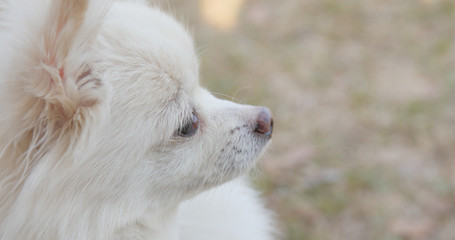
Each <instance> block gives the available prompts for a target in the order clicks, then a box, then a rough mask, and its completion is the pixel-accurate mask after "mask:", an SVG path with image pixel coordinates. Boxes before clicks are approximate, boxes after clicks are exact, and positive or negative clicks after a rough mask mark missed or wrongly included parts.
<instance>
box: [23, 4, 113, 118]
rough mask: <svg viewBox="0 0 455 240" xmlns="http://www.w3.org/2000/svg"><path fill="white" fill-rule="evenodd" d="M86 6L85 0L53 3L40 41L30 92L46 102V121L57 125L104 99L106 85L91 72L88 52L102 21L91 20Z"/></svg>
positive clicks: (87, 5)
mask: <svg viewBox="0 0 455 240" xmlns="http://www.w3.org/2000/svg"><path fill="white" fill-rule="evenodd" d="M89 4H90V3H89V1H88V0H54V1H53V2H52V5H51V8H50V11H49V13H48V14H49V15H48V18H47V21H46V22H45V26H44V31H43V36H42V38H41V42H40V50H41V51H40V68H39V69H40V70H41V71H39V76H40V77H39V79H37V81H34V82H32V84H31V85H30V92H31V93H33V94H35V96H36V97H38V98H40V99H42V100H44V101H45V105H46V110H48V111H49V112H48V116H47V118H48V119H49V117H52V118H55V119H54V120H56V121H59V122H60V124H62V123H64V122H67V121H71V120H72V119H73V120H74V117H75V116H76V115H77V114H82V113H83V112H84V111H82V110H85V111H86V110H89V109H88V108H90V107H93V106H95V105H97V104H99V103H100V102H101V101H103V99H102V98H103V96H105V94H102V92H103V88H105V86H103V82H102V81H101V80H100V79H99V77H97V76H95V74H94V73H93V72H92V70H91V68H90V55H89V54H88V53H87V50H88V47H89V45H90V42H91V41H92V40H93V38H94V37H95V36H96V32H97V30H98V28H97V26H96V25H97V23H98V24H100V22H101V21H100V20H99V19H96V18H95V19H91V16H90V14H88V10H89V9H88V8H89ZM87 15H88V16H87ZM93 20H94V21H95V22H93Z"/></svg>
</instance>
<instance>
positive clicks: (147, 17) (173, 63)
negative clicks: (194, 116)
mask: <svg viewBox="0 0 455 240" xmlns="http://www.w3.org/2000/svg"><path fill="white" fill-rule="evenodd" d="M101 35H102V41H101V42H102V45H103V48H106V49H108V50H107V52H108V53H107V55H106V56H107V57H108V58H111V60H110V61H109V62H111V63H112V66H114V65H115V67H112V69H113V71H114V72H116V73H117V79H118V80H120V81H124V80H125V79H131V80H132V81H135V82H136V83H137V84H135V85H136V86H139V87H141V88H143V90H144V91H154V92H159V93H160V94H161V95H163V101H168V100H169V99H172V98H174V96H175V95H176V94H178V92H180V91H185V92H187V93H188V95H191V92H193V90H194V88H195V87H196V86H197V85H198V68H199V63H198V59H197V57H196V54H195V52H194V45H193V41H192V38H191V37H190V35H189V34H188V32H187V31H186V29H184V28H183V27H182V25H180V24H179V23H178V22H177V21H176V20H174V18H172V17H170V16H169V15H167V14H166V13H164V12H162V11H161V10H159V9H156V8H151V7H148V6H143V5H140V4H125V3H124V2H115V3H114V4H113V5H112V7H111V9H110V11H109V13H108V15H107V17H106V19H105V23H104V24H103V29H102V34H101ZM133 75H134V76H133ZM122 76H124V77H122ZM132 76H133V77H132ZM158 90H159V91H158ZM163 90H165V91H163Z"/></svg>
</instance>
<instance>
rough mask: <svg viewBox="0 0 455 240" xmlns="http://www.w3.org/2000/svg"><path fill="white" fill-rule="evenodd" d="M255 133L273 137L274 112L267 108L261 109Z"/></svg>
mask: <svg viewBox="0 0 455 240" xmlns="http://www.w3.org/2000/svg"><path fill="white" fill-rule="evenodd" d="M254 132H256V133H259V134H261V135H264V136H272V132H273V118H272V112H271V111H270V109H268V108H266V107H261V109H260V110H259V113H258V116H257V119H256V128H255V129H254Z"/></svg>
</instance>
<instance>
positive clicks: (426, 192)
mask: <svg viewBox="0 0 455 240" xmlns="http://www.w3.org/2000/svg"><path fill="white" fill-rule="evenodd" d="M168 7H169V8H171V11H172V12H174V13H175V15H176V16H180V19H182V20H183V21H184V22H185V23H186V24H187V25H188V27H189V29H190V30H191V31H192V32H193V35H194V37H195V41H196V45H197V46H198V53H199V54H200V60H201V82H202V85H204V86H206V87H207V88H209V89H210V90H211V91H212V92H214V93H215V95H217V96H218V97H221V98H226V99H230V100H231V99H234V100H235V101H237V102H240V103H248V104H254V105H265V106H268V107H270V108H271V109H272V111H273V112H274V126H275V129H274V136H273V144H272V145H271V148H270V149H269V151H268V153H267V154H266V156H265V157H264V159H263V161H262V162H261V165H260V169H261V170H260V174H255V175H257V177H256V179H257V180H256V182H255V184H256V185H257V187H258V188H260V189H261V190H262V191H263V192H264V195H265V199H266V201H267V206H268V207H269V208H271V209H273V210H274V211H275V212H276V218H277V221H278V222H279V226H280V230H281V232H282V236H281V238H280V239H282V240H307V239H308V240H310V239H311V240H326V239H329V240H334V239H341V240H376V239H378V240H379V239H381V240H383V239H385V240H421V239H431V240H453V239H455V159H454V158H455V45H454V43H455V1H453V0H446V1H444V0H440V1H439V0H400V1H391V0H363V1H361V0H286V1H276V0H199V1H198V0H172V1H170V2H169V4H168Z"/></svg>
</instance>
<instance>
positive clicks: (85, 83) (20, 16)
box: [0, 0, 272, 240]
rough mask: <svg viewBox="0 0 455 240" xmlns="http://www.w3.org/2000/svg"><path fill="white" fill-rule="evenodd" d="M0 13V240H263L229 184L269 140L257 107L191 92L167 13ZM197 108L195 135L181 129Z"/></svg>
mask: <svg viewBox="0 0 455 240" xmlns="http://www.w3.org/2000/svg"><path fill="white" fill-rule="evenodd" d="M0 11H1V13H0V20H1V21H0V54H1V56H2V58H1V59H0V85H1V86H2V87H1V88H0V239H2V240H6V239H8V240H9V239H160V240H176V239H182V240H183V239H186V240H191V239H199V240H203V239H214V240H216V239H218V240H222V239H239V240H243V239H245V240H246V239H249V240H259V239H261V240H268V239H272V237H271V235H270V226H269V225H270V222H269V216H268V212H267V211H266V210H265V209H264V208H263V207H262V204H261V202H260V200H259V198H258V196H257V193H256V192H255V191H253V190H252V189H251V188H249V187H248V186H247V185H246V184H245V182H244V181H243V180H235V181H234V182H232V181H231V180H232V179H235V178H237V177H239V176H241V175H242V174H244V173H246V172H247V171H248V170H249V169H250V168H251V167H252V166H254V164H255V162H256V159H257V157H258V155H259V154H260V153H261V151H262V149H263V148H264V147H265V146H266V144H267V142H268V138H267V137H264V136H259V135H257V134H255V133H253V129H254V126H255V125H256V119H257V115H258V112H259V108H257V107H253V106H245V105H239V104H235V103H232V102H229V101H225V100H220V99H217V98H215V97H213V96H212V95H211V94H210V93H209V92H208V91H206V90H205V89H203V88H201V87H200V86H199V84H198V75H199V73H198V61H197V58H196V55H195V53H194V50H193V42H192V40H191V38H190V37H189V36H188V34H187V32H186V31H185V29H183V28H182V27H181V26H180V25H179V24H178V23H177V22H176V21H175V20H174V19H172V18H171V17H169V16H168V15H166V14H165V13H163V12H161V11H160V10H158V9H155V8H151V7H149V6H147V5H145V4H144V3H142V1H132V2H126V1H122V2H114V3H112V4H106V3H105V1H102V0H100V1H89V0H43V1H33V0H9V1H3V2H2V3H1V5H0ZM193 112H195V113H196V114H197V116H198V117H199V119H200V125H199V129H198V130H197V132H196V133H195V134H194V135H193V136H191V137H182V136H179V135H178V134H176V132H177V130H178V129H179V127H181V126H183V125H185V124H186V122H187V121H188V120H189V119H190V118H191V115H192V113H193ZM230 181H231V182H230ZM209 189H211V190H209ZM188 199H190V200H188Z"/></svg>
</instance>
